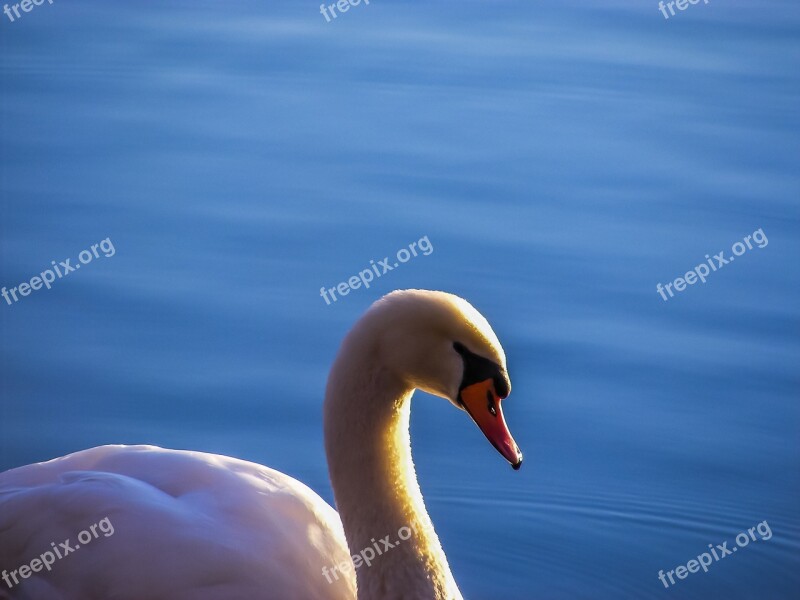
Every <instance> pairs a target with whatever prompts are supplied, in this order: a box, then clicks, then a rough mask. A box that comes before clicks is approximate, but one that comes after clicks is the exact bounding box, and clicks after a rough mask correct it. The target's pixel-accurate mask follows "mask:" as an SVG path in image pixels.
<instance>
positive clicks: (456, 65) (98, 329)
mask: <svg viewBox="0 0 800 600" xmlns="http://www.w3.org/2000/svg"><path fill="white" fill-rule="evenodd" d="M738 4H739V3H736V2H731V3H725V4H719V3H717V4H709V5H703V6H702V7H701V6H697V7H694V9H693V10H692V11H686V13H682V14H680V15H678V16H676V17H675V18H674V19H670V21H669V22H665V21H664V19H663V18H662V17H661V15H660V13H659V12H658V9H657V6H656V4H655V3H654V4H653V6H649V5H648V6H643V7H642V8H637V9H634V8H631V7H628V6H625V5H624V4H623V3H614V2H612V3H605V4H604V5H602V6H599V5H589V4H588V3H581V2H577V1H574V2H567V3H565V4H563V5H560V6H553V7H542V6H515V7H508V6H504V7H501V8H498V7H496V6H494V5H492V6H489V5H481V4H477V3H459V4H458V5H439V6H422V5H417V4H415V3H410V2H409V3H405V4H401V5H397V4H392V5H389V4H385V3H384V4H380V3H376V2H374V3H371V4H370V5H369V6H363V7H362V8H361V9H360V10H359V11H352V12H349V13H348V14H346V15H343V16H342V18H340V19H337V21H336V22H331V23H326V22H325V20H324V19H323V18H322V17H321V16H320V15H319V13H318V7H316V6H314V5H303V4H296V3H288V2H284V3H272V4H270V5H265V4H263V3H255V2H244V3H241V4H239V5H237V7H236V8H235V9H234V8H227V9H226V10H224V11H221V10H220V9H219V7H218V6H216V5H212V4H211V3H208V2H200V3H192V4H191V5H189V4H185V3H182V4H174V5H172V6H171V7H155V6H153V7H151V6H148V7H147V8H142V7H141V6H139V5H134V4H133V3H132V2H124V3H120V4H114V5H113V6H111V5H103V6H97V5H94V4H91V3H88V2H80V1H78V0H75V1H74V2H71V3H69V4H60V5H54V6H52V7H50V8H49V9H48V10H47V11H38V12H32V13H31V14H30V15H26V18H25V19H24V20H21V21H20V22H17V23H13V24H11V23H6V22H3V23H2V24H1V26H0V32H1V33H2V59H0V60H1V61H2V80H3V87H2V95H3V103H2V108H1V110H2V124H3V126H2V133H0V135H1V136H2V148H3V179H2V198H3V200H2V213H0V214H2V217H1V219H2V220H1V221H0V231H2V278H0V285H6V286H9V285H11V286H13V285H17V283H18V282H21V281H25V280H29V279H30V277H32V276H33V275H35V274H37V273H40V272H41V271H42V269H44V268H46V267H47V266H48V265H50V262H51V261H52V260H60V259H61V258H63V257H65V256H77V253H78V252H80V251H81V250H82V249H85V248H86V247H87V246H89V245H90V244H92V243H94V242H95V241H96V240H100V239H104V238H107V237H110V239H112V240H113V242H114V246H115V249H116V254H115V256H114V260H113V261H97V263H96V264H93V265H92V267H91V268H90V269H85V270H82V271H80V272H78V273H73V274H71V275H70V277H69V278H67V279H65V280H63V281H60V282H59V285H58V286H53V289H51V290H41V291H38V292H37V293H36V294H33V295H31V296H29V297H26V298H24V301H21V302H19V303H17V304H15V305H13V306H11V307H9V306H5V305H0V324H1V325H0V326H2V357H0V358H1V359H2V361H1V362H0V365H2V405H0V418H1V419H2V421H0V468H3V469H4V468H9V467H12V466H16V465H20V464H25V463H28V462H31V461H35V460H43V459H46V458H50V457H53V456H57V455H60V454H64V453H66V452H69V451H73V450H77V449H80V448H85V447H89V446H93V445H97V444H102V443H112V442H116V443H141V442H144V443H154V444H159V445H163V446H169V447H177V448H192V449H200V450H207V451H211V452H220V453H225V454H231V455H234V456H238V457H242V458H246V459H249V460H254V461H257V462H262V463H266V464H269V465H271V466H273V467H276V468H278V469H281V470H283V471H285V472H288V473H291V474H293V475H296V476H297V477H298V478H300V479H301V480H303V481H305V482H307V483H308V484H310V485H311V486H312V487H313V488H314V489H316V490H317V491H319V492H320V493H321V494H323V496H325V497H326V498H327V499H329V500H330V499H331V492H330V489H329V485H328V482H327V474H326V468H325V462H324V455H323V451H322V443H321V426H320V401H321V395H322V390H323V387H324V381H325V376H326V373H327V368H328V366H329V364H330V362H331V360H332V357H333V356H334V354H335V352H336V349H337V347H338V343H339V340H340V339H341V337H342V336H343V334H344V333H345V332H346V330H347V328H348V327H349V325H350V324H351V323H352V322H353V321H354V320H355V319H356V318H357V316H358V315H359V314H360V313H361V312H362V311H363V310H364V309H365V308H366V307H367V306H368V305H369V303H370V302H372V301H373V300H374V299H376V298H378V297H379V296H380V295H381V294H383V293H385V292H387V291H389V290H391V289H395V288H402V287H412V286H414V287H425V288H436V289H445V290H448V291H452V292H454V293H457V294H460V295H462V296H464V297H466V298H468V299H469V300H471V301H472V302H473V303H474V304H475V305H476V306H477V307H478V308H479V309H480V310H481V311H482V312H483V313H484V314H486V315H487V316H488V317H489V319H490V320H491V322H492V323H493V325H494V327H495V329H496V331H497V333H498V336H499V337H500V339H501V341H502V342H503V343H504V346H505V349H506V353H507V355H508V358H509V369H510V373H511V377H512V381H513V384H514V391H513V393H512V395H511V397H510V398H509V400H508V403H507V404H506V405H505V407H506V412H507V418H508V420H509V423H510V426H511V428H512V430H513V432H514V434H515V436H516V438H517V441H518V442H519V443H520V445H521V446H522V449H523V451H525V455H526V464H525V466H524V468H523V469H522V470H521V471H520V472H518V473H514V472H512V471H511V469H509V468H508V467H507V465H505V464H504V463H503V461H502V460H501V459H500V458H499V457H498V456H496V455H495V453H494V452H493V451H492V450H491V449H490V448H489V447H488V445H487V444H486V443H485V441H484V440H483V438H482V436H481V435H480V434H479V432H477V431H476V430H475V428H474V426H473V425H472V424H471V423H470V422H468V420H467V419H465V418H464V417H463V415H460V414H456V413H455V412H454V411H453V410H452V408H451V407H450V406H447V404H446V403H444V402H441V401H439V400H437V399H433V398H430V397H427V396H424V395H421V396H420V397H419V398H417V399H415V401H414V411H413V416H412V435H413V440H414V452H415V458H416V463H417V467H418V470H419V474H420V479H421V483H422V487H423V491H424V493H425V495H426V498H427V503H428V506H429V509H430V512H431V514H432V516H433V518H434V521H435V523H436V525H437V530H438V531H439V533H440V535H441V537H442V541H443V544H444V546H445V549H446V551H447V553H448V557H449V560H450V563H451V566H452V567H453V570H454V572H455V574H456V578H457V580H458V581H459V583H460V585H461V587H462V590H463V591H464V593H465V595H466V596H467V597H469V598H493V597H496V594H497V592H498V590H503V591H506V592H507V593H506V594H505V597H508V598H530V597H543V598H570V599H573V598H619V597H635V598H656V597H662V594H664V593H673V595H674V594H675V593H677V594H679V595H680V596H681V597H686V598H709V597H726V598H752V597H765V598H766V597H769V598H789V597H794V596H797V594H798V592H800V578H799V577H798V574H797V572H798V570H797V568H796V567H797V557H798V529H799V528H800V520H799V519H798V511H797V508H796V501H797V498H798V492H800V478H799V477H798V472H797V464H798V445H797V441H796V440H797V437H796V436H797V430H798V424H800V418H799V417H800V414H799V411H798V407H797V406H798V404H797V400H798V391H800V385H798V374H797V364H798V358H800V344H799V343H798V335H797V334H798V333H800V327H798V324H799V323H798V321H799V319H798V308H797V302H796V291H797V287H798V281H799V280H800V273H799V272H798V266H797V261H796V257H797V256H798V250H799V249H800V248H799V246H800V244H798V237H797V225H798V217H800V214H799V213H800V211H799V210H798V202H797V198H798V194H797V193H798V191H800V186H799V185H798V169H797V158H798V150H799V149H800V148H798V142H797V136H796V132H797V126H798V109H797V106H800V104H798V102H797V99H798V92H799V91H800V86H799V85H798V83H799V82H798V69H797V59H798V56H800V53H799V52H798V50H799V49H798V41H797V36H796V31H797V25H798V17H800V11H798V9H797V7H796V6H795V5H793V4H792V3H789V2H773V3H766V4H762V5H759V7H758V10H756V8H755V7H745V6H739V5H738ZM187 9H188V10H187ZM512 12H513V14H512ZM345 17H346V18H345ZM758 228H763V230H764V232H765V233H766V234H767V235H768V237H769V245H768V246H767V247H765V248H763V249H760V250H758V251H752V252H748V253H746V254H745V255H743V256H742V257H741V259H740V260H737V262H736V263H735V264H731V265H729V266H726V268H725V269H724V270H722V271H720V272H718V273H715V274H714V276H713V277H710V278H709V280H708V281H707V282H706V283H705V284H696V285H694V286H693V287H690V288H687V290H685V291H684V292H682V293H681V294H680V295H679V296H678V297H676V298H673V299H671V300H670V301H669V302H667V303H665V302H663V301H662V299H661V298H660V296H659V295H658V293H657V292H656V284H658V283H662V284H664V283H667V282H670V281H672V280H674V279H675V278H676V277H679V276H682V275H683V274H684V273H685V272H686V271H688V270H689V269H692V268H693V267H694V266H695V265H697V264H698V262H699V261H702V260H703V256H704V255H705V254H710V253H716V252H718V251H719V250H720V249H724V248H730V246H731V244H732V243H733V242H735V241H737V240H740V239H742V238H743V237H744V236H745V235H747V234H750V233H752V232H753V231H755V230H756V229H758ZM423 236H429V239H430V240H431V241H432V242H433V243H434V244H435V247H436V251H435V252H433V253H431V255H430V256H428V257H426V259H425V260H424V261H423V260H413V261H410V262H408V263H407V264H405V265H403V268H402V269H397V270H394V271H392V272H391V273H387V274H386V275H385V276H383V277H381V278H380V279H378V280H376V281H375V282H374V283H373V285H372V286H371V287H370V288H369V289H368V290H367V289H361V290H359V293H358V294H352V295H349V296H347V297H345V298H341V299H340V301H338V302H336V303H335V304H331V305H327V304H326V303H325V302H324V301H323V300H322V299H321V298H320V295H319V288H320V287H321V286H323V285H327V286H330V285H333V284H334V283H336V282H339V281H341V280H342V278H343V277H344V276H345V275H347V274H352V273H356V272H357V271H359V270H361V269H363V268H364V265H365V264H368V262H369V260H370V259H375V258H376V257H377V258H380V257H383V256H385V255H387V254H390V253H392V252H395V251H396V250H397V249H398V248H401V247H404V246H407V245H408V243H409V242H410V241H412V240H418V239H420V238H421V237H423ZM443 424H447V426H444V427H443ZM764 520H766V521H768V522H769V525H770V527H771V529H772V531H773V533H774V535H773V537H772V538H771V539H770V540H768V541H763V542H759V543H757V544H755V543H754V544H753V545H752V546H751V547H748V548H747V550H746V552H743V553H738V554H737V555H736V556H734V557H728V558H727V559H726V560H725V561H724V562H720V563H718V564H714V565H713V567H711V568H710V569H709V572H708V573H702V572H701V573H698V574H693V575H691V576H690V577H687V579H685V580H683V581H679V582H678V583H677V584H676V586H675V587H676V588H677V590H669V591H665V590H664V588H663V586H662V584H661V583H660V582H659V580H658V577H657V574H658V571H659V570H661V569H663V570H669V569H674V568H675V567H676V566H678V565H680V564H686V562H687V561H688V560H690V559H692V558H695V557H696V556H697V555H698V554H699V553H701V552H703V551H704V550H705V549H706V548H707V546H708V544H710V543H714V544H716V543H721V542H722V541H724V540H732V539H733V538H734V537H735V535H736V534H737V533H739V532H741V531H744V530H746V529H747V528H748V527H752V526H754V525H756V524H757V523H759V522H761V521H764Z"/></svg>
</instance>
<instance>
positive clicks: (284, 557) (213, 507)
mask: <svg viewBox="0 0 800 600" xmlns="http://www.w3.org/2000/svg"><path fill="white" fill-rule="evenodd" d="M505 364H506V363H505V356H504V354H503V350H502V348H501V347H500V343H499V342H498V340H497V337H496V336H495V334H494V332H493V331H492V329H491V328H490V326H489V324H488V323H487V321H486V319H484V318H483V317H482V316H481V315H480V314H479V313H478V312H477V311H476V310H475V309H474V308H473V307H472V306H471V305H470V304H468V303H467V302H466V301H464V300H462V299H461V298H458V297H457V296H453V295H451V294H446V293H443V292H431V291H424V290H406V291H398V292H393V293H391V294H388V295H387V296H385V297H384V298H382V299H381V300H379V301H377V302H376V303H375V304H373V306H372V307H371V308H370V309H369V310H368V311H367V312H366V314H365V315H364V316H363V317H362V318H361V319H360V320H359V321H358V323H356V325H355V326H354V327H353V329H352V330H351V331H350V333H349V334H348V335H347V337H346V338H345V340H344V342H343V344H342V347H341V349H340V351H339V354H338V356H337V358H336V361H335V364H334V365H333V368H332V370H331V373H330V377H329V379H328V386H327V391H326V397H325V407H324V423H325V446H326V452H327V456H328V463H329V468H330V477H331V482H332V485H333V490H334V495H335V498H336V504H337V506H338V508H339V515H341V521H340V520H339V515H337V514H336V512H335V511H334V510H333V509H332V508H331V507H330V506H328V504H326V503H325V502H324V501H323V500H322V499H321V498H320V497H319V496H318V495H317V494H315V493H314V492H313V491H311V490H310V489H309V488H308V487H306V486H305V485H303V484H302V483H299V482H298V481H296V480H294V479H292V478H291V477H289V476H287V475H284V474H282V473H279V472H277V471H274V470H272V469H269V468H267V467H263V466H261V465H257V464H253V463H248V462H244V461H241V460H237V459H234V458H229V457H224V456H216V455H211V454H205V453H201V452H186V451H175V450H163V449H160V448H156V447H153V446H104V447H99V448H93V449H91V450H85V451H83V452H78V453H75V454H71V455H68V456H65V457H62V458H58V459H55V460H52V461H49V462H45V463H39V464H33V465H28V466H25V467H21V468H18V469H13V470H11V471H7V472H5V473H2V474H0V598H2V599H7V598H13V599H15V600H22V599H25V600H28V599H32V600H51V599H52V600H259V599H276V600H293V599H297V600H314V599H320V600H323V599H324V600H331V599H340V598H341V599H348V600H352V599H353V598H356V597H357V598H359V599H360V600H364V599H380V600H392V599H402V600H407V599H425V600H427V599H437V600H438V599H454V598H461V594H460V592H459V590H458V587H457V586H456V583H455V580H454V579H453V575H452V573H451V572H450V568H449V566H448V564H447V559H446V557H445V555H444V552H443V551H442V548H441V545H440V543H439V539H438V537H437V536H436V534H435V532H434V531H433V527H432V526H431V522H430V519H429V517H428V513H427V512H426V510H425V505H424V502H423V500H422V494H421V493H420V489H419V485H418V484H417V478H416V475H415V472H414V465H413V463H412V460H411V449H410V445H409V442H410V440H409V411H410V399H411V395H412V393H413V391H414V389H416V388H418V389H422V390H425V391H427V392H430V393H432V394H435V395H437V396H441V397H443V398H447V399H448V400H450V402H452V403H453V405H455V406H457V407H459V408H465V409H466V410H467V411H468V413H469V414H470V415H471V416H472V418H473V419H474V420H475V422H476V423H477V424H478V426H479V427H480V428H481V430H482V431H483V432H484V433H485V434H486V436H487V437H488V438H489V440H490V441H491V442H492V444H493V445H494V446H495V447H496V448H497V449H498V451H499V452H500V453H501V454H502V455H503V456H504V457H505V458H506V459H507V460H508V461H509V462H510V463H511V464H512V465H513V466H514V467H515V468H518V467H519V466H520V464H521V462H522V455H521V453H520V451H519V449H518V448H517V445H516V444H515V443H514V440H513V439H512V437H511V435H510V433H509V431H508V428H507V427H506V424H505V421H504V418H503V413H502V410H501V408H500V400H501V399H502V398H504V397H505V396H507V395H508V393H509V390H510V384H509V380H508V376H507V374H506V367H505ZM345 534H346V541H345ZM64 541H66V542H67V544H66V546H64V545H63V542H64ZM387 544H388V545H387ZM348 546H349V551H348ZM47 553H49V555H48V554H47ZM56 553H58V554H59V556H60V558H56V557H55V556H54V555H55V554H56ZM350 554H352V555H354V556H356V557H357V558H355V559H354V560H351V558H350ZM367 562H369V563H370V564H369V566H368V565H367V564H366V563H367ZM354 563H355V566H356V567H358V568H356V569H354ZM36 567H38V569H37V568H36ZM354 571H355V572H354ZM356 580H357V586H356ZM356 588H357V590H358V592H357V593H356Z"/></svg>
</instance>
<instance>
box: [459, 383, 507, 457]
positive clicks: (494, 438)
mask: <svg viewBox="0 0 800 600" xmlns="http://www.w3.org/2000/svg"><path fill="white" fill-rule="evenodd" d="M459 398H460V400H461V405H462V406H463V407H464V408H465V409H466V411H467V413H469V416H470V417H472V420H473V421H475V424H476V425H477V426H478V427H480V428H481V431H482V432H483V434H484V435H485V436H486V438H487V439H488V440H489V441H490V442H491V443H492V446H494V447H495V448H496V449H497V451H498V452H499V453H500V454H502V455H503V457H504V458H505V459H506V460H507V461H508V462H510V463H511V466H512V467H514V470H516V469H519V468H520V466H521V465H522V452H520V449H519V446H517V443H516V442H515V441H514V438H513V437H512V436H511V432H510V431H509V430H508V425H506V420H505V418H504V417H503V409H502V408H500V398H499V397H498V395H497V392H496V391H495V389H494V381H492V380H491V379H486V380H484V381H480V382H478V383H473V384H472V385H468V386H467V387H465V388H462V390H461V392H460V395H459Z"/></svg>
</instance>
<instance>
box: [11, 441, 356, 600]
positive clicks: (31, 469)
mask: <svg viewBox="0 0 800 600" xmlns="http://www.w3.org/2000/svg"><path fill="white" fill-rule="evenodd" d="M90 538H91V539H90ZM65 541H66V544H67V545H66V546H65V545H64V542H65ZM84 542H85V543H84ZM47 553H50V554H49V555H48V554H47ZM56 554H58V555H60V558H58V557H55V556H54V555H56ZM34 561H38V564H37V562H34ZM342 561H348V562H349V561H350V558H349V555H348V551H347V544H346V541H345V537H344V532H343V530H342V525H341V521H340V519H339V516H338V514H337V513H336V511H334V510H333V509H332V508H331V507H330V506H329V505H328V504H327V503H326V502H325V501H324V500H322V499H321V498H320V497H319V496H318V495H317V494H315V493H314V492H313V491H312V490H311V489H310V488H308V487H307V486H305V485H303V484H302V483H300V482H299V481H297V480H295V479H293V478H291V477H289V476H287V475H285V474H283V473H280V472H279V471H275V470H273V469H269V468H267V467H264V466H261V465H258V464H255V463H250V462H246V461H242V460H238V459H235V458H230V457H225V456H218V455H213V454H206V453H202V452H187V451H176V450H165V449H162V448H157V447H154V446H102V447H98V448H93V449H90V450H85V451H82V452H77V453H75V454H70V455H68V456H65V457H62V458H58V459H55V460H52V461H49V462H45V463H38V464H33V465H28V466H26V467H21V468H19V469H13V470H11V471H7V472H5V473H0V574H2V575H6V573H4V572H7V575H6V576H8V578H9V579H8V581H6V580H5V579H1V580H0V600H6V599H14V600H23V599H25V600H27V599H28V598H31V599H37V600H42V599H44V600H50V599H52V600H254V599H255V600H261V599H264V600H268V599H269V600H271V599H273V598H274V599H276V600H292V599H295V598H296V599H298V600H316V599H319V600H338V599H348V600H352V599H353V598H355V596H356V593H355V578H354V576H353V574H352V572H350V573H349V574H340V573H339V572H337V573H336V574H335V575H336V576H335V577H334V576H331V575H328V576H324V575H323V571H322V568H323V567H328V568H331V567H333V566H334V565H337V564H339V563H341V562H342ZM45 563H50V564H47V565H45ZM23 565H28V567H29V568H30V570H27V571H26V570H24V569H20V567H22V566H23ZM36 567H39V568H38V570H37V569H36ZM12 572H15V573H14V575H13V576H12V575H11V573H12ZM26 574H27V577H25V578H23V577H22V576H23V575H26ZM15 579H16V580H18V582H19V583H15ZM9 582H10V583H9Z"/></svg>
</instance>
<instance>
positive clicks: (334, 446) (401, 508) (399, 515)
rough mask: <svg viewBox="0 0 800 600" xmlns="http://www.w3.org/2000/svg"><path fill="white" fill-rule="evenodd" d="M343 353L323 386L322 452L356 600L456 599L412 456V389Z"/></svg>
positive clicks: (363, 356) (365, 357)
mask: <svg viewBox="0 0 800 600" xmlns="http://www.w3.org/2000/svg"><path fill="white" fill-rule="evenodd" d="M347 349H348V347H347V344H345V346H344V347H343V349H342V352H340V355H339V357H338V358H337V360H336V362H335V364H334V368H333V370H332V371H331V376H330V378H329V380H328V389H327V393H326V399H325V409H324V423H325V446H326V453H327V456H328V466H329V470H330V476H331V483H332V486H333V491H334V496H335V498H336V505H337V508H338V510H339V514H340V516H341V519H342V524H343V526H344V531H345V535H346V537H347V543H348V546H349V549H350V554H351V556H353V557H358V558H354V559H353V562H354V565H355V567H356V578H357V585H358V599H359V600H372V599H377V598H381V599H393V598H398V599H399V598H420V599H433V600H444V599H460V598H461V595H460V593H459V592H458V588H457V586H456V584H455V581H454V580H453V576H452V573H451V571H450V567H449V565H448V564H447V558H446V557H445V555H444V552H443V551H442V547H441V544H440V542H439V538H438V537H437V535H436V533H435V531H434V529H433V526H432V523H431V520H430V517H429V516H428V512H427V510H426V509H425V503H424V501H423V498H422V494H421V492H420V488H419V483H418V481H417V476H416V472H415V469H414V463H413V461H412V457H411V446H410V436H409V417H410V411H411V396H412V394H413V391H414V390H413V389H411V388H410V387H409V386H408V385H406V384H405V383H404V382H402V381H400V380H399V379H398V378H397V377H396V376H395V375H393V374H392V373H391V372H389V371H388V370H386V369H382V368H380V367H379V366H377V365H375V364H374V363H373V361H372V360H371V358H370V357H372V356H374V353H370V352H361V353H353V352H351V353H349V354H348V353H347V352H346V351H347ZM358 359H360V360H358ZM359 558H360V560H359ZM359 563H360V564H359ZM367 563H369V564H367Z"/></svg>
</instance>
